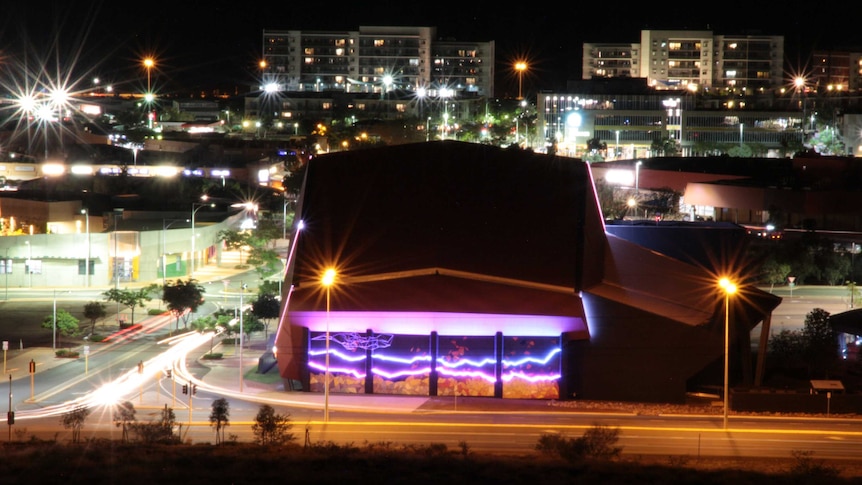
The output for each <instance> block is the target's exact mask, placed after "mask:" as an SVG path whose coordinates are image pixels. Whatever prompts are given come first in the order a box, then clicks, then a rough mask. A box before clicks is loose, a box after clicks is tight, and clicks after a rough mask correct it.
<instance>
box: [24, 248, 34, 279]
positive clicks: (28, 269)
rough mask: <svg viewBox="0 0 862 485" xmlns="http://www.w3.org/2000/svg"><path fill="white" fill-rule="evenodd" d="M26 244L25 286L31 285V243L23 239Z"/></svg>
mask: <svg viewBox="0 0 862 485" xmlns="http://www.w3.org/2000/svg"><path fill="white" fill-rule="evenodd" d="M24 244H26V245H27V287H28V288H32V287H33V245H32V244H30V241H24Z"/></svg>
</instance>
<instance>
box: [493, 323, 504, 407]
mask: <svg viewBox="0 0 862 485" xmlns="http://www.w3.org/2000/svg"><path fill="white" fill-rule="evenodd" d="M494 360H495V361H496V364H494V397H496V398H502V397H503V332H497V333H496V334H494Z"/></svg>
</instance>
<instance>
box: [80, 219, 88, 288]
mask: <svg viewBox="0 0 862 485" xmlns="http://www.w3.org/2000/svg"><path fill="white" fill-rule="evenodd" d="M81 214H84V226H85V227H86V231H87V254H86V259H84V287H86V288H89V287H90V211H89V210H88V209H81Z"/></svg>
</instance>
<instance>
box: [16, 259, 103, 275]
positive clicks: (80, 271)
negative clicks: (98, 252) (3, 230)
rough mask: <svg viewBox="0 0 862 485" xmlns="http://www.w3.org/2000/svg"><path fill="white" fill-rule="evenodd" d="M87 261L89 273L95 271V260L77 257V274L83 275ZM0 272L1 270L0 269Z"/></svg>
mask: <svg viewBox="0 0 862 485" xmlns="http://www.w3.org/2000/svg"><path fill="white" fill-rule="evenodd" d="M9 262H10V263H11V262H12V261H11V260H10V261H9ZM87 263H89V265H90V272H89V274H93V273H95V269H96V262H95V261H93V260H92V259H91V260H89V261H87V260H86V259H79V260H78V274H79V275H85V274H87V272H86V268H87ZM9 272H10V273H11V272H12V267H11V266H10V267H9ZM0 273H2V271H0Z"/></svg>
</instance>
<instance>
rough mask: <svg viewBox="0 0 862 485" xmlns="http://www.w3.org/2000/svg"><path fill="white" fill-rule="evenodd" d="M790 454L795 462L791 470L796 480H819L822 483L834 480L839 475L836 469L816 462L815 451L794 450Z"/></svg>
mask: <svg viewBox="0 0 862 485" xmlns="http://www.w3.org/2000/svg"><path fill="white" fill-rule="evenodd" d="M790 454H791V455H792V456H793V460H794V461H793V465H792V466H791V468H790V474H791V475H792V476H793V477H794V478H796V479H806V481H807V480H810V479H817V481H820V480H826V479H834V478H837V477H838V475H839V473H838V470H837V469H836V468H834V467H831V466H828V465H825V464H824V463H823V462H820V461H815V460H814V452H813V451H802V450H793V451H792V452H791V453H790ZM812 483H813V481H812Z"/></svg>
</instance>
